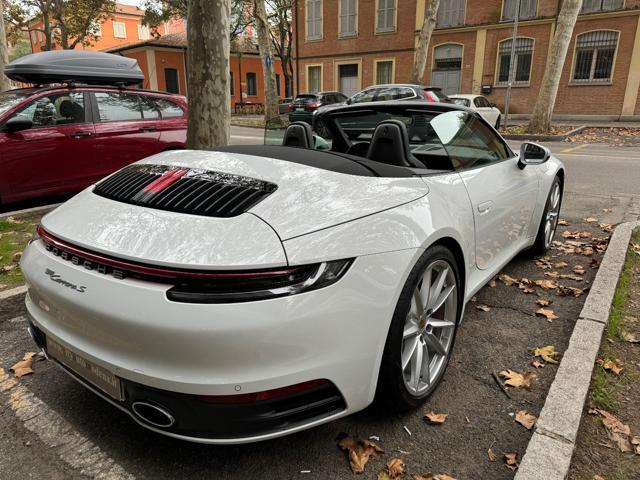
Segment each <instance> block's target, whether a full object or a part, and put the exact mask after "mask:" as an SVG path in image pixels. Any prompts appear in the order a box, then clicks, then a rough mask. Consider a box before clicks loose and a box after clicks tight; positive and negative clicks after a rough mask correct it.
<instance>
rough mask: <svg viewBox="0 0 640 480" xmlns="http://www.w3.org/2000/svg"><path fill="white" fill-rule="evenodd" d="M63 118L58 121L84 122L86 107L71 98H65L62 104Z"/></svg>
mask: <svg viewBox="0 0 640 480" xmlns="http://www.w3.org/2000/svg"><path fill="white" fill-rule="evenodd" d="M60 115H61V116H62V120H61V121H58V123H82V122H84V109H83V108H82V107H81V106H80V105H78V104H77V103H75V102H72V101H71V100H64V101H63V102H62V103H61V104H60Z"/></svg>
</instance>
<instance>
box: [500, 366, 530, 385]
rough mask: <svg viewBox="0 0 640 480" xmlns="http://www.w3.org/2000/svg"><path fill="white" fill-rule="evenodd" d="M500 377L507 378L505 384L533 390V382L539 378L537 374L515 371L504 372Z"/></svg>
mask: <svg viewBox="0 0 640 480" xmlns="http://www.w3.org/2000/svg"><path fill="white" fill-rule="evenodd" d="M498 375H500V376H501V377H504V378H506V380H505V382H504V384H505V385H509V386H510V387H516V388H528V389H530V388H531V382H532V381H533V380H534V379H535V378H536V377H537V375H536V374H535V373H532V372H527V373H525V374H522V373H520V372H516V371H513V370H503V371H501V372H498Z"/></svg>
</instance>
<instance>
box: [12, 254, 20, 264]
mask: <svg viewBox="0 0 640 480" xmlns="http://www.w3.org/2000/svg"><path fill="white" fill-rule="evenodd" d="M21 258H22V252H16V253H14V254H13V257H11V261H13V262H14V263H18V262H19V261H20V259H21Z"/></svg>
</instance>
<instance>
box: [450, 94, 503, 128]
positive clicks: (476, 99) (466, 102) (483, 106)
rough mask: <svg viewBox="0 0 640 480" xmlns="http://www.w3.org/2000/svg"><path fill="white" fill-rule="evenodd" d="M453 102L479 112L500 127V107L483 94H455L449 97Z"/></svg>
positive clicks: (492, 123)
mask: <svg viewBox="0 0 640 480" xmlns="http://www.w3.org/2000/svg"><path fill="white" fill-rule="evenodd" d="M449 98H450V99H451V101H452V102H453V103H455V104H456V105H460V106H462V107H467V108H470V109H471V110H475V111H476V112H478V113H479V114H480V115H481V116H482V118H484V119H485V120H486V121H487V122H489V123H490V124H491V125H493V126H494V127H495V129H496V130H497V129H498V128H500V115H501V113H500V109H499V108H498V107H496V105H495V103H491V102H490V101H489V100H487V99H486V98H485V97H483V96H482V95H453V96H451V97H449Z"/></svg>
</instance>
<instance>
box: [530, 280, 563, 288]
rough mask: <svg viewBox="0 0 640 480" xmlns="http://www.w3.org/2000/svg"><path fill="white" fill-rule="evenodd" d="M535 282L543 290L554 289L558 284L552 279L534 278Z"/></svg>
mask: <svg viewBox="0 0 640 480" xmlns="http://www.w3.org/2000/svg"><path fill="white" fill-rule="evenodd" d="M535 284H536V285H537V286H539V287H541V288H543V289H544V290H554V289H556V288H558V284H557V283H556V282H554V281H553V280H536V281H535Z"/></svg>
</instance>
